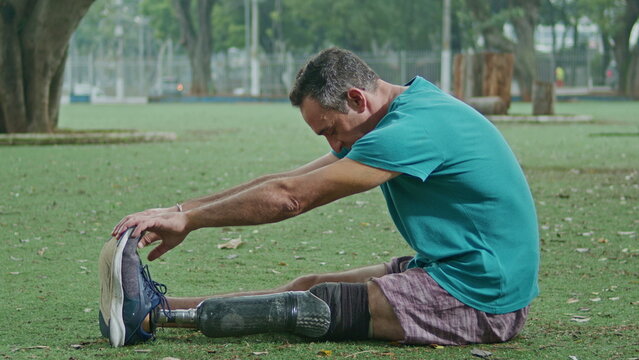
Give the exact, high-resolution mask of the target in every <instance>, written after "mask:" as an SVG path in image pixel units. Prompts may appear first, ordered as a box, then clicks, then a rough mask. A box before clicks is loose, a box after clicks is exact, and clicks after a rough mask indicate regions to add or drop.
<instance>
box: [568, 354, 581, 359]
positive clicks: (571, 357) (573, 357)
mask: <svg viewBox="0 0 639 360" xmlns="http://www.w3.org/2000/svg"><path fill="white" fill-rule="evenodd" d="M568 359H570V360H579V358H578V357H576V356H575V355H570V356H568Z"/></svg>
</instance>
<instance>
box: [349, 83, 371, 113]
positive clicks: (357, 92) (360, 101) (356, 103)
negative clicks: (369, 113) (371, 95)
mask: <svg viewBox="0 0 639 360" xmlns="http://www.w3.org/2000/svg"><path fill="white" fill-rule="evenodd" d="M346 102H347V103H348V106H349V107H350V108H351V109H353V111H355V112H358V113H361V112H363V111H364V110H366V102H367V100H366V96H365V95H364V91H362V89H358V88H350V89H348V91H347V92H346Z"/></svg>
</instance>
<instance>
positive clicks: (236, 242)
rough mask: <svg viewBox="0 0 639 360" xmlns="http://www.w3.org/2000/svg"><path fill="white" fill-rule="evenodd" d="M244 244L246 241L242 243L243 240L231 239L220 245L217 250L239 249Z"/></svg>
mask: <svg viewBox="0 0 639 360" xmlns="http://www.w3.org/2000/svg"><path fill="white" fill-rule="evenodd" d="M242 244H244V241H242V238H237V239H231V240H229V241H227V242H225V243H224V244H218V245H217V248H218V249H237V248H238V247H239V246H240V245H242Z"/></svg>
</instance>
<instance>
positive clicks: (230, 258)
mask: <svg viewBox="0 0 639 360" xmlns="http://www.w3.org/2000/svg"><path fill="white" fill-rule="evenodd" d="M239 256H240V255H238V254H231V255H227V256H225V257H224V258H225V259H227V260H233V259H235V258H237V257H239Z"/></svg>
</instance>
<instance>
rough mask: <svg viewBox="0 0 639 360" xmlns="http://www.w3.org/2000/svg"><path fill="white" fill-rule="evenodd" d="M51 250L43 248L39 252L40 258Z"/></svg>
mask: <svg viewBox="0 0 639 360" xmlns="http://www.w3.org/2000/svg"><path fill="white" fill-rule="evenodd" d="M48 249H49V248H48V247H46V246H45V247H43V248H42V249H40V250H38V255H39V256H43V255H44V252H45V251H47V250H48Z"/></svg>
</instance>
